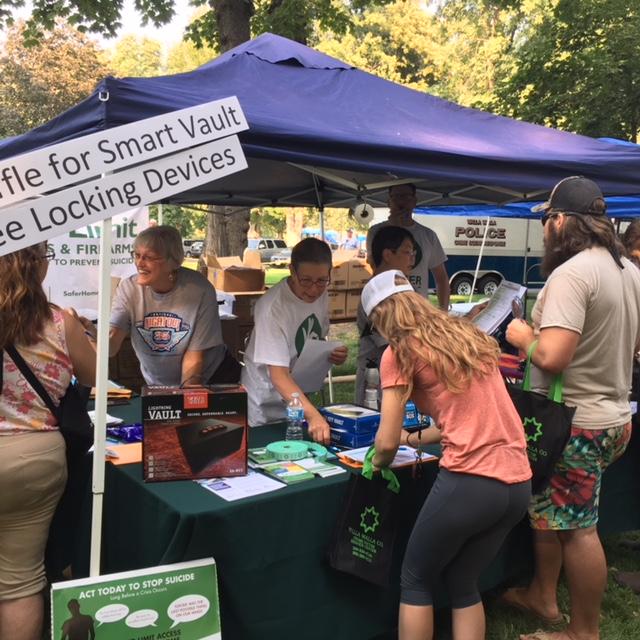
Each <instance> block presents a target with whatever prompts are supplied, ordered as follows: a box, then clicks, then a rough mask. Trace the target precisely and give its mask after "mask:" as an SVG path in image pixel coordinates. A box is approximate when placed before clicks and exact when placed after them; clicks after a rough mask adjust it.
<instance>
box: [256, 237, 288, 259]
mask: <svg viewBox="0 0 640 640" xmlns="http://www.w3.org/2000/svg"><path fill="white" fill-rule="evenodd" d="M247 249H254V250H256V251H259V252H260V261H261V262H266V263H269V264H289V262H291V249H290V248H289V247H287V243H286V242H285V241H284V240H279V239H277V238H249V240H248V241H247Z"/></svg>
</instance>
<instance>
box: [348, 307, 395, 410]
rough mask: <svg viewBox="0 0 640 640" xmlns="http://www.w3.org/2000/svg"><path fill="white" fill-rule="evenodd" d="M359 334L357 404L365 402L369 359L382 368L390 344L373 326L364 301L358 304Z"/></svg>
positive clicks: (355, 398)
mask: <svg viewBox="0 0 640 640" xmlns="http://www.w3.org/2000/svg"><path fill="white" fill-rule="evenodd" d="M357 325H358V335H359V336H360V343H359V346H358V359H357V367H356V387H355V397H354V402H355V403H356V404H360V405H361V404H364V390H365V372H366V369H367V361H369V360H371V361H372V362H375V363H376V365H377V367H378V369H379V368H380V358H382V354H383V353H384V350H385V349H386V348H387V346H388V342H387V341H386V340H385V339H384V338H383V337H382V336H381V335H380V334H379V333H378V332H377V331H375V329H374V328H373V325H372V324H371V322H370V321H369V318H367V314H366V313H365V312H364V308H363V307H362V303H360V304H359V305H358V317H357Z"/></svg>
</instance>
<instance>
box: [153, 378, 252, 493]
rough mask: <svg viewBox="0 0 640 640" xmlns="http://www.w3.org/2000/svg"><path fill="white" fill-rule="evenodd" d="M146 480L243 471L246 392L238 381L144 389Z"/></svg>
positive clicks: (224, 474) (244, 460)
mask: <svg viewBox="0 0 640 640" xmlns="http://www.w3.org/2000/svg"><path fill="white" fill-rule="evenodd" d="M142 424H143V427H144V439H143V444H142V460H143V473H144V479H145V481H147V482H160V481H163V480H194V479H203V478H214V477H219V476H242V475H246V474H247V393H246V391H245V389H244V387H242V386H240V385H235V384H233V385H225V384H220V385H212V386H208V387H194V388H188V389H180V388H176V387H143V388H142Z"/></svg>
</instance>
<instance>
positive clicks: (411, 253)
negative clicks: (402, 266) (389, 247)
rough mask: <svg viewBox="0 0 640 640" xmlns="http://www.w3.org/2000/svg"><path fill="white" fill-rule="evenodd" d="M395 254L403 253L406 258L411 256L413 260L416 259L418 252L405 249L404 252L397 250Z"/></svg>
mask: <svg viewBox="0 0 640 640" xmlns="http://www.w3.org/2000/svg"><path fill="white" fill-rule="evenodd" d="M393 253H401V254H402V255H404V256H411V257H412V258H414V257H415V256H416V254H417V253H418V252H417V251H416V250H415V249H405V250H403V251H400V249H396V250H395V251H394V252H393Z"/></svg>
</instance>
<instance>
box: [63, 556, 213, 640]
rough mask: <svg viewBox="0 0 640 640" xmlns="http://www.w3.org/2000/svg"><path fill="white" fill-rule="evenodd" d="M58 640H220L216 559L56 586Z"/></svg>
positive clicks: (86, 579) (115, 574)
mask: <svg viewBox="0 0 640 640" xmlns="http://www.w3.org/2000/svg"><path fill="white" fill-rule="evenodd" d="M51 637H52V638H55V639H56V640H94V639H95V640H177V639H180V640H218V639H220V638H222V634H221V631H220V608H219V605H218V581H217V576H216V564H215V561H214V560H213V558H207V559H204V560H194V561H192V562H181V563H179V564H171V565H163V566H161V567H153V568H151V569H142V570H139V571H127V572H125V573H113V574H111V575H104V576H98V577H95V578H85V579H82V580H71V581H68V582H57V583H55V584H53V585H51Z"/></svg>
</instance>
